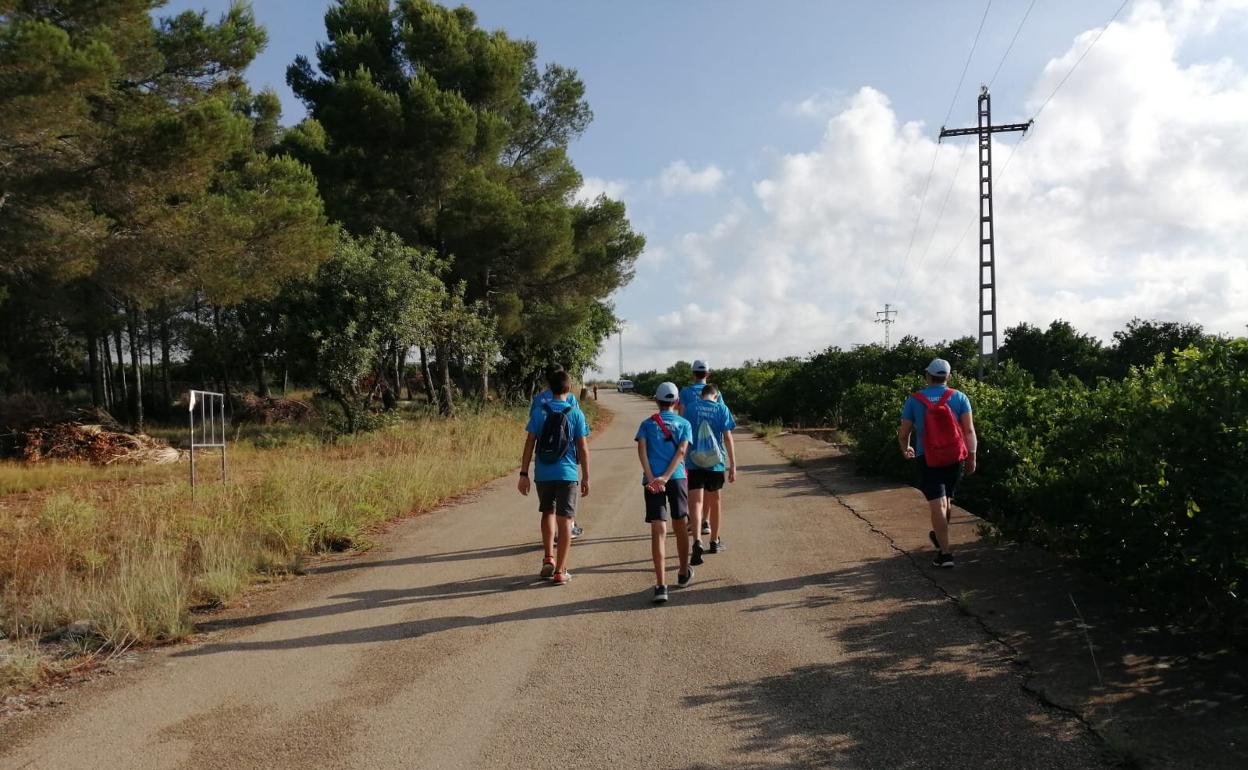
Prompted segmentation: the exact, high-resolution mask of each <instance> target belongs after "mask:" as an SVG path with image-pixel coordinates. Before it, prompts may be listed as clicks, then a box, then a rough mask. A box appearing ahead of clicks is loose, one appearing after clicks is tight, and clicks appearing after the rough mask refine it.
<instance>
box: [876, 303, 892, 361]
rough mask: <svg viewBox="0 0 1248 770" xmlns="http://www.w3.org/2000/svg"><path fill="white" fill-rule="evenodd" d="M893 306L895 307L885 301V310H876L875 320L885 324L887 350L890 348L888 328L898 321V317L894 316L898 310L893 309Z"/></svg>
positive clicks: (885, 346) (885, 347) (885, 345)
mask: <svg viewBox="0 0 1248 770" xmlns="http://www.w3.org/2000/svg"><path fill="white" fill-rule="evenodd" d="M892 307H893V306H892V305H890V304H888V303H887V302H885V303H884V309H883V310H877V311H875V322H876V323H877V324H884V349H885V350H888V329H889V327H891V326H892V325H893V324H895V323H897V319H896V318H894V316H895V315H897V311H896V310H893V309H892Z"/></svg>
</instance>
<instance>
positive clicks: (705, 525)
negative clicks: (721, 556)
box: [702, 521, 711, 535]
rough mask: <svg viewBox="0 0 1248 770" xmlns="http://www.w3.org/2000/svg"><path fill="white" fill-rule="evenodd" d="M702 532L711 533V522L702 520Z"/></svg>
mask: <svg viewBox="0 0 1248 770" xmlns="http://www.w3.org/2000/svg"><path fill="white" fill-rule="evenodd" d="M702 534H704V535H709V534H711V523H710V522H709V521H704V522H702Z"/></svg>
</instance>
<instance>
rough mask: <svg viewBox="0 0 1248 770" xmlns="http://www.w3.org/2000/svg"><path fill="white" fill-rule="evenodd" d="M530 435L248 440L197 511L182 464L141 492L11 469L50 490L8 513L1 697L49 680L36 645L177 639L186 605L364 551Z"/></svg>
mask: <svg viewBox="0 0 1248 770" xmlns="http://www.w3.org/2000/svg"><path fill="white" fill-rule="evenodd" d="M521 424H522V412H521V411H520V410H504V409H487V410H483V411H481V412H479V413H475V414H473V413H464V414H463V415H462V416H460V417H459V418H458V419H456V420H451V421H443V420H440V419H437V418H432V417H416V418H415V419H412V420H410V421H406V422H403V423H401V424H399V425H395V426H393V427H391V428H387V429H385V430H382V431H379V432H377V433H374V434H370V435H364V436H358V437H353V438H348V439H343V440H340V441H337V442H334V443H331V444H317V443H314V442H306V443H301V442H295V443H293V444H289V445H286V446H283V447H282V448H280V449H265V448H262V447H261V446H257V445H256V444H255V443H254V442H247V443H243V444H239V445H236V446H235V447H232V448H231V453H230V466H231V483H230V484H229V485H228V486H222V485H219V484H215V483H208V484H205V485H203V486H201V487H200V489H199V490H198V492H197V496H196V499H195V501H194V502H192V500H191V497H190V491H189V489H188V488H187V485H186V483H185V480H184V475H185V472H186V469H185V467H184V466H178V468H177V469H176V470H167V469H160V470H161V472H162V473H167V474H168V475H166V476H164V477H161V476H160V474H159V473H153V474H152V476H151V478H149V479H146V480H147V481H150V482H151V483H144V484H130V483H120V482H127V481H132V480H133V476H131V475H128V474H127V473H126V472H125V471H123V470H122V469H94V468H83V467H79V466H68V467H66V466H55V465H47V466H40V467H31V468H26V467H23V466H12V467H5V468H3V471H2V472H3V474H5V477H7V478H10V479H12V478H16V477H20V476H21V474H22V473H23V472H26V473H31V474H35V475H36V476H38V477H39V478H41V479H42V481H43V482H46V483H45V487H47V488H50V489H52V491H50V492H49V493H47V494H43V495H39V496H32V497H30V499H27V500H17V501H15V502H14V501H12V499H11V500H10V501H6V502H10V503H11V504H7V505H5V506H3V507H2V508H0V631H2V632H3V634H4V635H5V636H7V637H8V639H9V640H10V642H9V643H7V646H6V647H5V648H4V650H2V651H0V691H3V690H4V689H6V687H7V688H14V687H21V686H25V685H28V684H32V683H34V682H37V681H38V679H39V678H40V677H41V676H43V672H44V671H46V670H47V666H45V665H44V663H41V662H39V661H38V660H37V659H35V660H32V656H35V658H37V655H36V654H35V653H33V652H32V650H33V649H34V648H33V647H32V646H30V642H31V641H33V640H37V639H39V638H40V637H43V636H46V635H47V634H49V633H54V632H57V631H58V630H60V629H64V628H65V627H66V626H68V625H69V624H72V623H77V624H78V627H83V626H84V625H85V626H86V627H88V628H89V629H90V632H89V636H88V641H87V643H85V644H84V645H83V646H84V647H91V646H92V645H93V646H94V647H96V648H100V647H105V648H112V649H120V648H124V647H126V646H129V645H132V644H136V643H137V644H146V643H151V642H158V641H166V640H174V639H178V638H181V637H183V636H185V635H186V634H187V633H189V631H190V630H191V608H192V607H194V606H196V605H212V604H218V603H222V602H227V601H229V600H230V599H232V598H234V597H236V596H237V595H238V594H239V593H240V592H242V591H243V590H244V589H246V587H247V586H248V585H249V584H250V583H252V582H254V581H256V580H258V579H264V578H265V577H266V576H272V575H280V574H286V573H291V572H297V571H298V570H299V568H300V565H301V563H302V561H303V560H304V559H305V558H306V557H307V556H309V555H311V554H315V553H319V552H324V551H329V550H344V549H347V548H351V547H355V546H358V545H360V544H361V543H365V542H366V537H367V533H368V531H369V530H370V528H373V527H375V526H377V525H378V524H380V523H382V522H385V521H387V520H389V519H393V518H395V517H397V516H401V515H403V514H406V513H409V512H412V511H420V510H427V509H429V508H431V507H433V506H436V505H437V504H438V503H440V502H442V501H444V500H446V499H448V498H451V497H454V496H455V495H457V494H460V493H462V492H464V491H465V490H467V489H470V488H472V487H475V486H477V485H479V484H481V483H483V482H485V481H487V480H489V479H491V478H494V477H496V476H499V475H501V474H503V473H505V472H506V471H508V470H509V469H510V468H512V467H513V466H514V465H515V463H516V460H517V457H518V453H519V449H520V441H521V428H520V427H519V426H520V425H521ZM137 470H140V471H141V470H145V469H137ZM146 470H151V469H146ZM114 471H117V472H119V473H114ZM205 476H207V477H210V478H211V476H212V474H211V473H210V472H208V469H207V468H206V472H205ZM84 481H88V482H89V481H117V482H119V483H82V482H84ZM66 485H68V486H66ZM11 486H12V485H11ZM29 487H30V485H27V488H29ZM87 651H89V650H86V649H84V652H87Z"/></svg>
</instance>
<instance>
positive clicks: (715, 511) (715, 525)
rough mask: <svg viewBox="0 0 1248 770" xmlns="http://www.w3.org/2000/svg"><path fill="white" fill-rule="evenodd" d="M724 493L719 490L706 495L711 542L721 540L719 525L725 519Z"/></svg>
mask: <svg viewBox="0 0 1248 770" xmlns="http://www.w3.org/2000/svg"><path fill="white" fill-rule="evenodd" d="M722 498H723V493H722V492H721V491H719V490H716V491H714V492H707V493H706V515H707V516H708V517H709V518H710V520H711V542H712V543H713V542H715V541H716V540H718V539H719V524H720V521H721V518H722V517H723V515H724V514H723V508H722V507H721V505H722Z"/></svg>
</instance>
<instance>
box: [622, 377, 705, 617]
mask: <svg viewBox="0 0 1248 770" xmlns="http://www.w3.org/2000/svg"><path fill="white" fill-rule="evenodd" d="M654 400H655V403H656V404H658V407H659V413H658V414H656V415H653V416H651V417H647V418H646V419H645V420H643V421H642V423H641V425H640V426H638V428H637V435H636V436H635V437H634V440H635V441H636V442H637V458H638V460H640V461H641V470H642V479H641V483H642V485H643V491H644V494H645V500H646V522H647V523H648V524H649V525H650V556H651V557H652V558H653V559H654V575H655V586H654V601H655V603H656V604H657V603H662V602H666V601H667V567H666V562H667V554H666V552H665V547H666V542H667V521H668V519H669V518H670V519H672V521H673V522H681V521H682V520H683V519H687V518H688V517H689V487H688V484H687V482H686V479H685V466H684V459H685V451H686V450H687V449H688V448H689V441H690V439H692V437H693V433H692V431H691V430H690V427H689V422H688V421H687V420H685V419H684V418H683V417H681V416H680V415H678V414H676V412H675V410H674V408H675V406H676V402H677V401H678V400H680V391H678V390H677V389H676V386H675V385H673V384H672V383H670V382H665V383H663V384H662V385H659V387H658V389H657V390H656V391H655V393H654ZM673 527H674V529H675V530H676V550H677V552H678V553H679V555H680V569H679V570H678V571H677V573H676V582H677V584H678V585H681V586H687V585H689V583H690V582H691V581H692V580H693V568H692V567H690V566H689V532H688V530H687V529H686V528H685V526H684V524H683V523H674V524H673Z"/></svg>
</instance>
